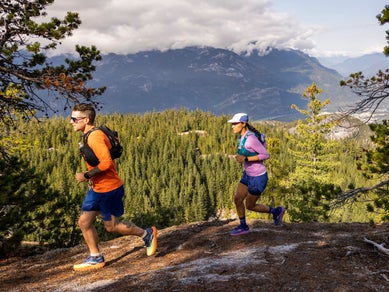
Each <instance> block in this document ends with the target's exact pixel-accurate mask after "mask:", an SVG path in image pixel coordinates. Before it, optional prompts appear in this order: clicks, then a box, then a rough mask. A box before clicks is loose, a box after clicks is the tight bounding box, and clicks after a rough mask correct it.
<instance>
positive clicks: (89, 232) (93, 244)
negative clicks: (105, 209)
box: [78, 211, 99, 254]
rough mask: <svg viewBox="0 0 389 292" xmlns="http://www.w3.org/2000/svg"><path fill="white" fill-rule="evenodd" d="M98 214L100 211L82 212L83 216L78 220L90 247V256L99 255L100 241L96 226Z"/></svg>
mask: <svg viewBox="0 0 389 292" xmlns="http://www.w3.org/2000/svg"><path fill="white" fill-rule="evenodd" d="M98 214H99V212H98V211H81V216H80V218H79V219H78V226H80V228H81V231H82V235H83V236H84V239H85V242H86V244H87V245H88V248H89V252H90V254H98V253H99V247H98V243H99V239H98V236H97V231H96V228H95V226H94V222H95V220H96V217H97V215H98Z"/></svg>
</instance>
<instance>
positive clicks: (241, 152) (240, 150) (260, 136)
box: [238, 131, 267, 156]
mask: <svg viewBox="0 0 389 292" xmlns="http://www.w3.org/2000/svg"><path fill="white" fill-rule="evenodd" d="M251 135H255V137H257V138H258V140H259V142H261V144H262V145H263V147H265V149H267V145H266V135H265V134H263V133H259V132H258V133H255V132H252V131H250V133H248V134H247V135H246V136H245V137H244V138H243V140H241V139H240V138H239V139H238V154H239V155H243V156H255V155H257V153H254V152H250V151H248V150H247V149H246V148H245V147H244V145H245V144H246V140H247V137H248V136H251Z"/></svg>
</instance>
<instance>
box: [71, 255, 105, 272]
mask: <svg viewBox="0 0 389 292" xmlns="http://www.w3.org/2000/svg"><path fill="white" fill-rule="evenodd" d="M104 266H105V260H104V257H103V256H98V257H92V256H88V257H87V258H86V260H85V262H83V263H82V264H77V265H73V269H74V270H75V271H88V270H94V269H100V268H102V267H104Z"/></svg>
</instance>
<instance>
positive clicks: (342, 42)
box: [272, 0, 389, 55]
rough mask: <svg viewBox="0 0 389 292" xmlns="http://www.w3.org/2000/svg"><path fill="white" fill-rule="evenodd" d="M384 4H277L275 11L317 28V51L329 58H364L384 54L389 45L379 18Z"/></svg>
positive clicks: (354, 0)
mask: <svg viewBox="0 0 389 292" xmlns="http://www.w3.org/2000/svg"><path fill="white" fill-rule="evenodd" d="M385 2H386V1H382V0H368V1H365V0H326V1H324V2H322V3H323V4H318V1H314V0H293V1H291V0H275V1H272V3H273V9H274V10H275V11H278V12H285V13H287V14H288V15H289V16H291V17H292V18H294V19H296V20H297V21H298V22H299V23H300V24H302V25H303V26H306V27H311V26H314V27H316V26H317V29H318V32H317V33H315V34H313V35H312V36H311V39H312V40H313V41H314V42H315V50H313V51H317V53H320V54H324V55H325V54H328V55H338V54H345V55H355V54H356V55H360V54H364V53H370V52H377V51H378V52H382V50H383V47H384V46H385V45H386V39H385V36H386V34H385V30H389V24H387V25H384V26H382V25H379V23H378V20H377V19H376V15H378V14H380V12H381V11H382V10H383V9H384V7H385V5H389V1H388V2H387V3H385Z"/></svg>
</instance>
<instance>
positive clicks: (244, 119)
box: [227, 113, 249, 123]
mask: <svg viewBox="0 0 389 292" xmlns="http://www.w3.org/2000/svg"><path fill="white" fill-rule="evenodd" d="M248 122H249V116H248V115H247V114H245V113H238V114H235V115H234V116H233V117H232V119H231V120H229V121H227V123H248Z"/></svg>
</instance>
